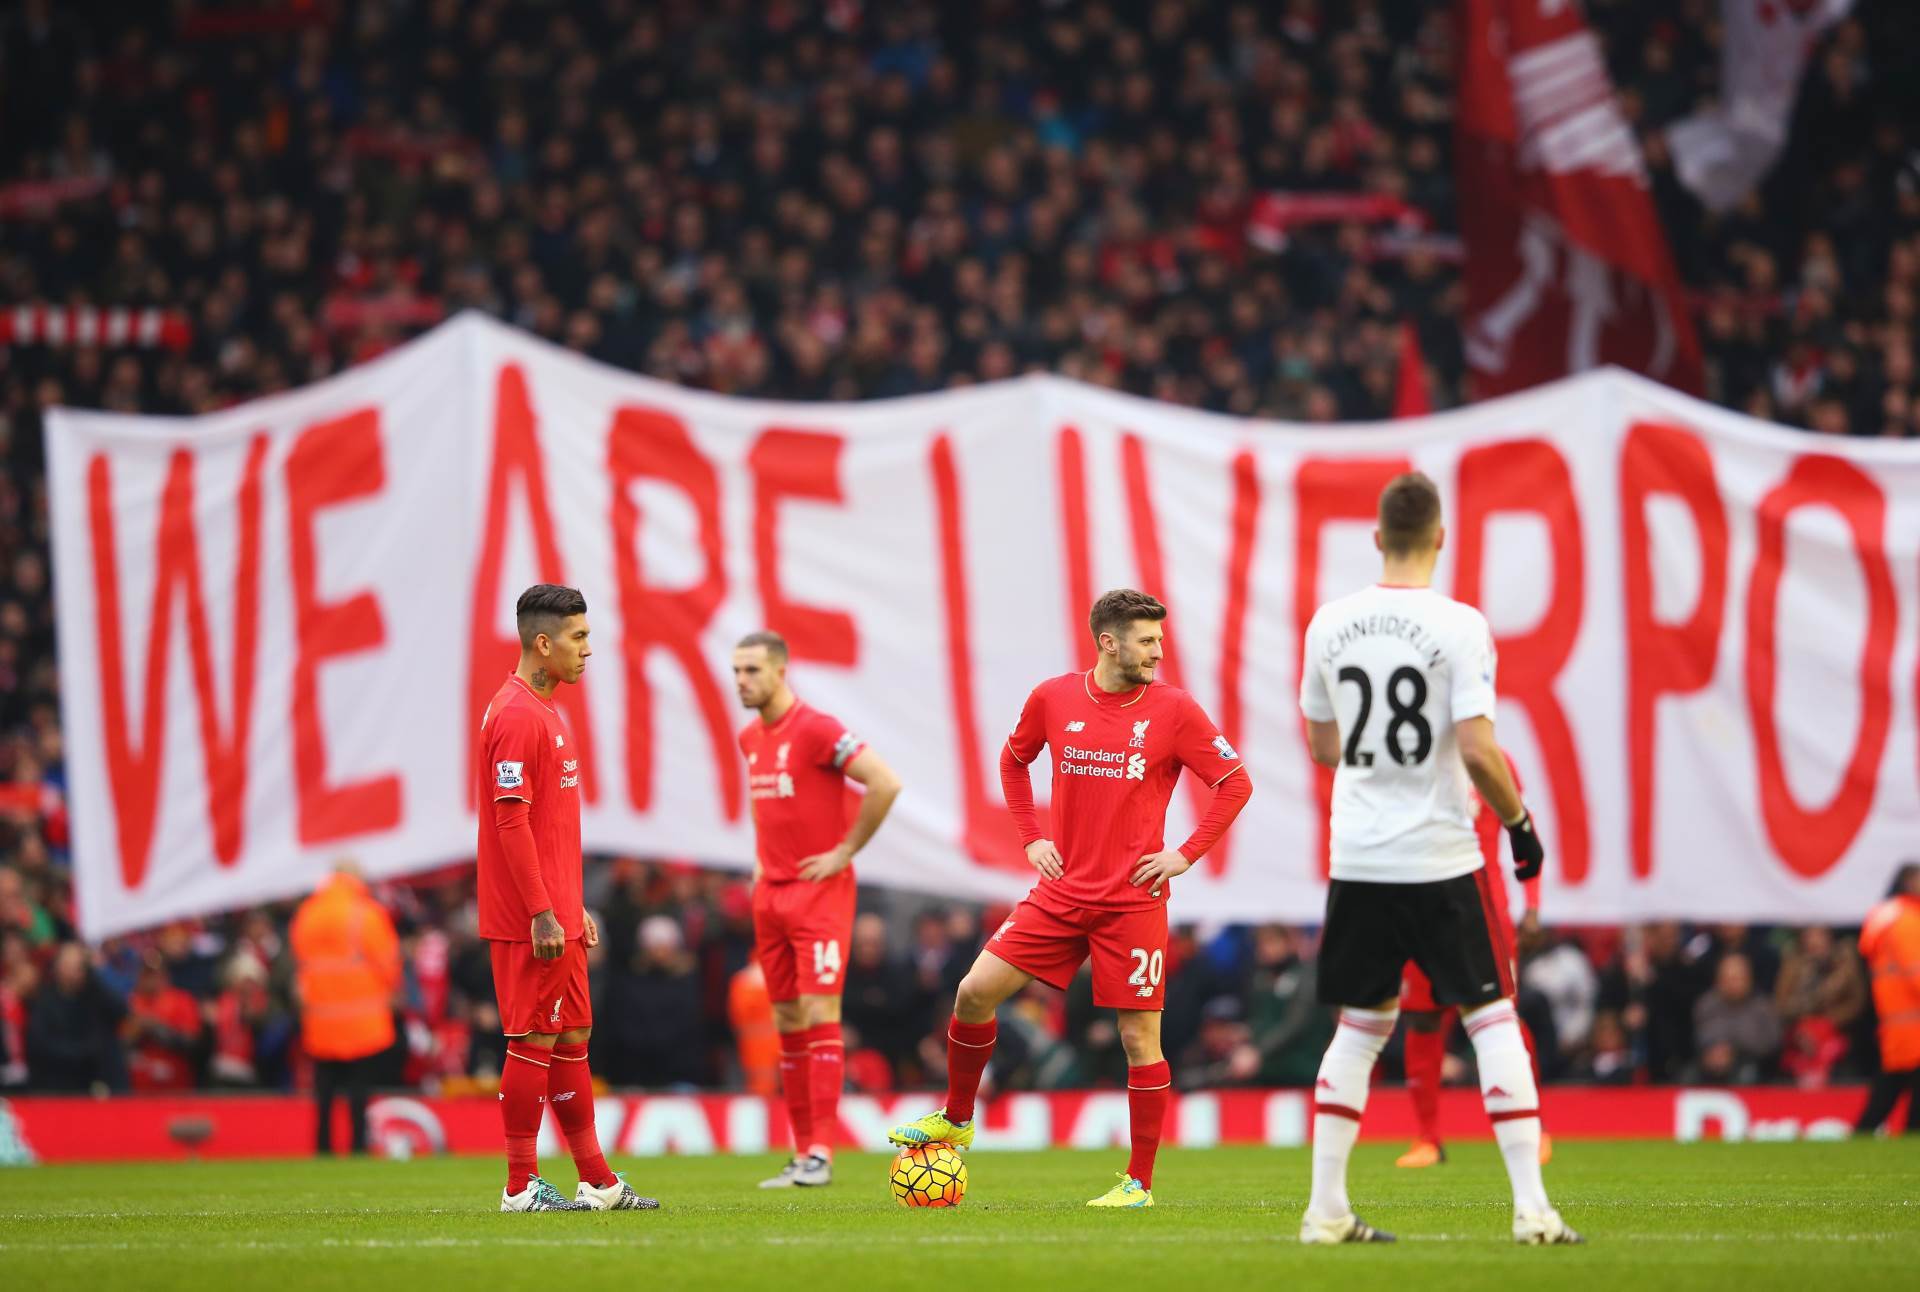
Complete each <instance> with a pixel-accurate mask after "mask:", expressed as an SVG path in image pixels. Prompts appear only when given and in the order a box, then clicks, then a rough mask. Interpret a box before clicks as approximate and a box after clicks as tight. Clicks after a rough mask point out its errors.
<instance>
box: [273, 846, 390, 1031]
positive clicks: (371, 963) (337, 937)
mask: <svg viewBox="0 0 1920 1292" xmlns="http://www.w3.org/2000/svg"><path fill="white" fill-rule="evenodd" d="M291 941H292V944H293V959H294V965H295V968H296V970H297V971H298V976H297V979H296V981H297V983H298V985H299V990H300V1033H301V1040H302V1042H303V1043H304V1044H305V1046H306V1050H307V1053H308V1054H309V1055H311V1056H312V1057H313V1058H316V1059H340V1060H344V1059H364V1058H366V1057H367V1056H368V1055H370V1054H378V1053H379V1052H380V1051H382V1050H384V1049H386V1048H387V1047H388V1046H390V1045H392V1044H393V1035H394V1033H393V996H394V992H395V991H397V990H398V989H399V986H400V939H399V937H398V935H396V934H395V933H394V931H393V920H392V919H391V918H390V917H389V916H388V915H387V912H386V910H385V908H383V907H382V906H381V905H380V903H378V902H376V901H375V900H373V896H372V894H370V893H368V892H367V886H366V885H365V884H364V883H362V882H361V881H360V880H359V879H357V878H355V877H354V876H352V875H346V874H335V875H333V876H331V877H330V878H329V879H328V880H327V881H326V882H325V883H324V884H322V885H321V886H320V888H319V891H317V892H315V893H314V895H313V896H312V897H309V898H308V899H307V900H306V901H304V902H302V903H300V909H299V910H298V911H296V912H295V913H294V917H293V928H292V930H291Z"/></svg>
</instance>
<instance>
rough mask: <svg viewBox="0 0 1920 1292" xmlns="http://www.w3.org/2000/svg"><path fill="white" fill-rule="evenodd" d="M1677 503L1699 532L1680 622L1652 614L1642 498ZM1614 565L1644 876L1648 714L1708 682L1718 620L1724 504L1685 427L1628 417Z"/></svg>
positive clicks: (1638, 868) (1632, 808) (1634, 860)
mask: <svg viewBox="0 0 1920 1292" xmlns="http://www.w3.org/2000/svg"><path fill="white" fill-rule="evenodd" d="M1655 494H1665V495H1667V496H1669V497H1673V498H1677V499H1679V500H1680V501H1681V502H1682V503H1684V504H1685V505H1686V508H1687V512H1688V514H1689V515H1690V516H1691V517H1692V518H1693V528H1694V532H1695V534H1697V535H1698V536H1699V552H1700V593H1699V597H1698V599H1697V600H1695V602H1694V605H1693V610H1692V612H1691V613H1690V614H1689V615H1688V616H1687V617H1686V619H1685V620H1684V621H1682V622H1680V623H1673V624H1667V623H1661V622H1659V621H1658V620H1656V619H1655V618H1654V617H1653V562H1652V555H1653V544H1652V541H1651V539H1650V538H1649V536H1648V533H1647V499H1648V498H1650V497H1652V496H1653V495H1655ZM1620 522H1621V548H1622V551H1621V563H1622V565H1623V567H1624V575H1625V591H1626V607H1625V614H1626V632H1627V778H1628V791H1627V801H1628V813H1627V814H1628V823H1629V832H1630V840H1629V849H1628V858H1629V861H1630V863H1631V865H1632V870H1633V874H1634V876H1635V877H1636V878H1639V879H1645V878H1647V877H1648V876H1649V875H1651V874H1653V818H1654V811H1653V808H1654V804H1653V787H1654V783H1655V778H1654V755H1655V751H1656V749H1657V748H1658V741H1657V740H1656V736H1657V734H1658V730H1659V728H1658V724H1657V723H1656V721H1655V718H1656V714H1657V709H1658V703H1659V699H1660V697H1661V696H1663V695H1684V694H1687V693H1689V692H1692V691H1698V690H1700V689H1701V688H1702V687H1704V686H1706V685H1707V684H1708V683H1709V682H1711V681H1712V680H1713V670H1714V665H1715V662H1716V659H1717V658H1718V655H1719V651H1720V631H1721V628H1722V626H1723V625H1724V623H1725V620H1726V600H1727V509H1726V505H1725V503H1723V502H1722V501H1721V498H1720V491H1719V488H1718V487H1717V486H1716V484H1715V483H1714V476H1713V458H1712V456H1711V455H1709V454H1708V453H1707V450H1706V446H1705V445H1703V444H1702V443H1701V442H1700V438H1699V437H1698V436H1696V435H1694V434H1693V433H1692V432H1691V431H1686V430H1683V429H1681V428H1680V427H1678V426H1664V425H1661V424H1659V423H1656V422H1638V423H1635V424H1634V425H1633V426H1632V427H1631V428H1629V429H1628V431H1627V438H1626V441H1625V442H1624V443H1623V444H1622V446H1621V450H1620Z"/></svg>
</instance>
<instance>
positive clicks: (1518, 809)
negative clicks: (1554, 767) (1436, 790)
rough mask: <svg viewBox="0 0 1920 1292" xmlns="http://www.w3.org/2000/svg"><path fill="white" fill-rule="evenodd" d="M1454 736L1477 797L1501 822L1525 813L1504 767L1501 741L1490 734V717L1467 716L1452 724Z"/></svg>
mask: <svg viewBox="0 0 1920 1292" xmlns="http://www.w3.org/2000/svg"><path fill="white" fill-rule="evenodd" d="M1453 730H1454V736H1455V738H1456V739H1457V740H1458V741H1459V744H1460V761H1461V762H1463V763H1465V764H1466V767H1467V775H1468V776H1469V777H1471V778H1472V780H1473V787H1474V788H1475V789H1476V790H1479V791H1480V797H1481V799H1482V800H1483V801H1485V803H1486V805H1487V806H1488V807H1490V808H1492V809H1493V810H1494V813H1495V815H1497V816H1498V817H1499V818H1500V823H1501V824H1502V825H1512V824H1514V823H1515V822H1517V821H1519V820H1520V818H1521V817H1523V816H1525V815H1526V812H1527V807H1526V804H1525V803H1523V802H1522V801H1521V799H1520V790H1519V787H1518V786H1516V785H1515V784H1514V783H1513V773H1511V772H1510V771H1508V770H1507V759H1506V756H1505V755H1504V754H1502V753H1501V752H1500V743H1499V741H1498V740H1497V739H1495V737H1494V734H1493V721H1492V719H1490V718H1468V719H1467V720H1466V721H1465V722H1460V723H1456V724H1455V725H1454V729H1453Z"/></svg>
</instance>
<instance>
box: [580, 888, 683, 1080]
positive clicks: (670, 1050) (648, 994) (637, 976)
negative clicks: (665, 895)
mask: <svg viewBox="0 0 1920 1292" xmlns="http://www.w3.org/2000/svg"><path fill="white" fill-rule="evenodd" d="M635 944H636V949H635V951H634V955H633V961H632V963H631V965H629V966H624V967H623V966H618V965H615V966H612V968H611V971H610V973H609V976H608V983H607V993H606V1008H605V1009H596V1010H595V1017H596V1019H597V1020H598V1022H597V1023H596V1025H595V1027H594V1032H593V1045H594V1054H593V1069H594V1072H595V1073H596V1074H604V1076H605V1078H606V1080H607V1081H609V1082H611V1083H613V1084H615V1085H629V1086H654V1087H660V1086H667V1087H678V1086H697V1085H701V1084H703V1083H705V1082H707V1081H709V1080H711V1075H710V1071H709V1062H708V1058H709V1056H708V1054H707V1031H706V1021H705V1019H704V1017H703V1013H702V1008H701V999H700V980H699V978H698V977H697V976H696V975H695V974H694V971H693V970H694V958H693V956H692V955H691V954H689V953H688V951H687V943H686V935H685V933H683V932H682V931H681V928H680V925H679V923H678V921H676V920H675V919H674V918H673V917H672V916H670V915H649V916H648V917H647V918H646V919H644V920H642V921H641V922H640V928H639V930H638V936H637V937H636V939H635Z"/></svg>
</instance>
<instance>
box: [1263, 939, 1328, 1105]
mask: <svg viewBox="0 0 1920 1292" xmlns="http://www.w3.org/2000/svg"><path fill="white" fill-rule="evenodd" d="M1311 952H1312V948H1311V947H1310V946H1309V945H1307V939H1306V935H1304V934H1302V933H1300V932H1297V931H1296V930H1293V929H1288V928H1286V927H1284V926H1282V925H1278V924H1263V925H1261V926H1260V927H1259V928H1257V929H1255V930H1254V934H1253V964H1252V967H1251V972H1250V974H1249V975H1248V979H1247V1021H1248V1023H1249V1025H1250V1026H1251V1028H1252V1032H1253V1044H1254V1047H1255V1048H1256V1049H1257V1050H1259V1052H1260V1080H1261V1081H1262V1082H1266V1083H1270V1084H1272V1085H1276V1086H1311V1085H1312V1084H1313V1079H1314V1075H1315V1074H1316V1073H1317V1072H1318V1071H1319V1068H1320V1057H1321V1055H1322V1054H1324V1053H1325V1051H1326V1048H1327V1042H1328V1041H1329V1040H1331V1039H1332V1037H1333V1016H1332V1013H1331V1012H1330V1011H1329V1010H1327V1009H1326V1008H1325V1007H1323V1006H1322V1005H1321V1004H1320V1002H1319V999H1318V995H1317V985H1318V982H1319V975H1318V973H1317V972H1316V971H1315V967H1314V962H1313V959H1312V955H1311Z"/></svg>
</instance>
